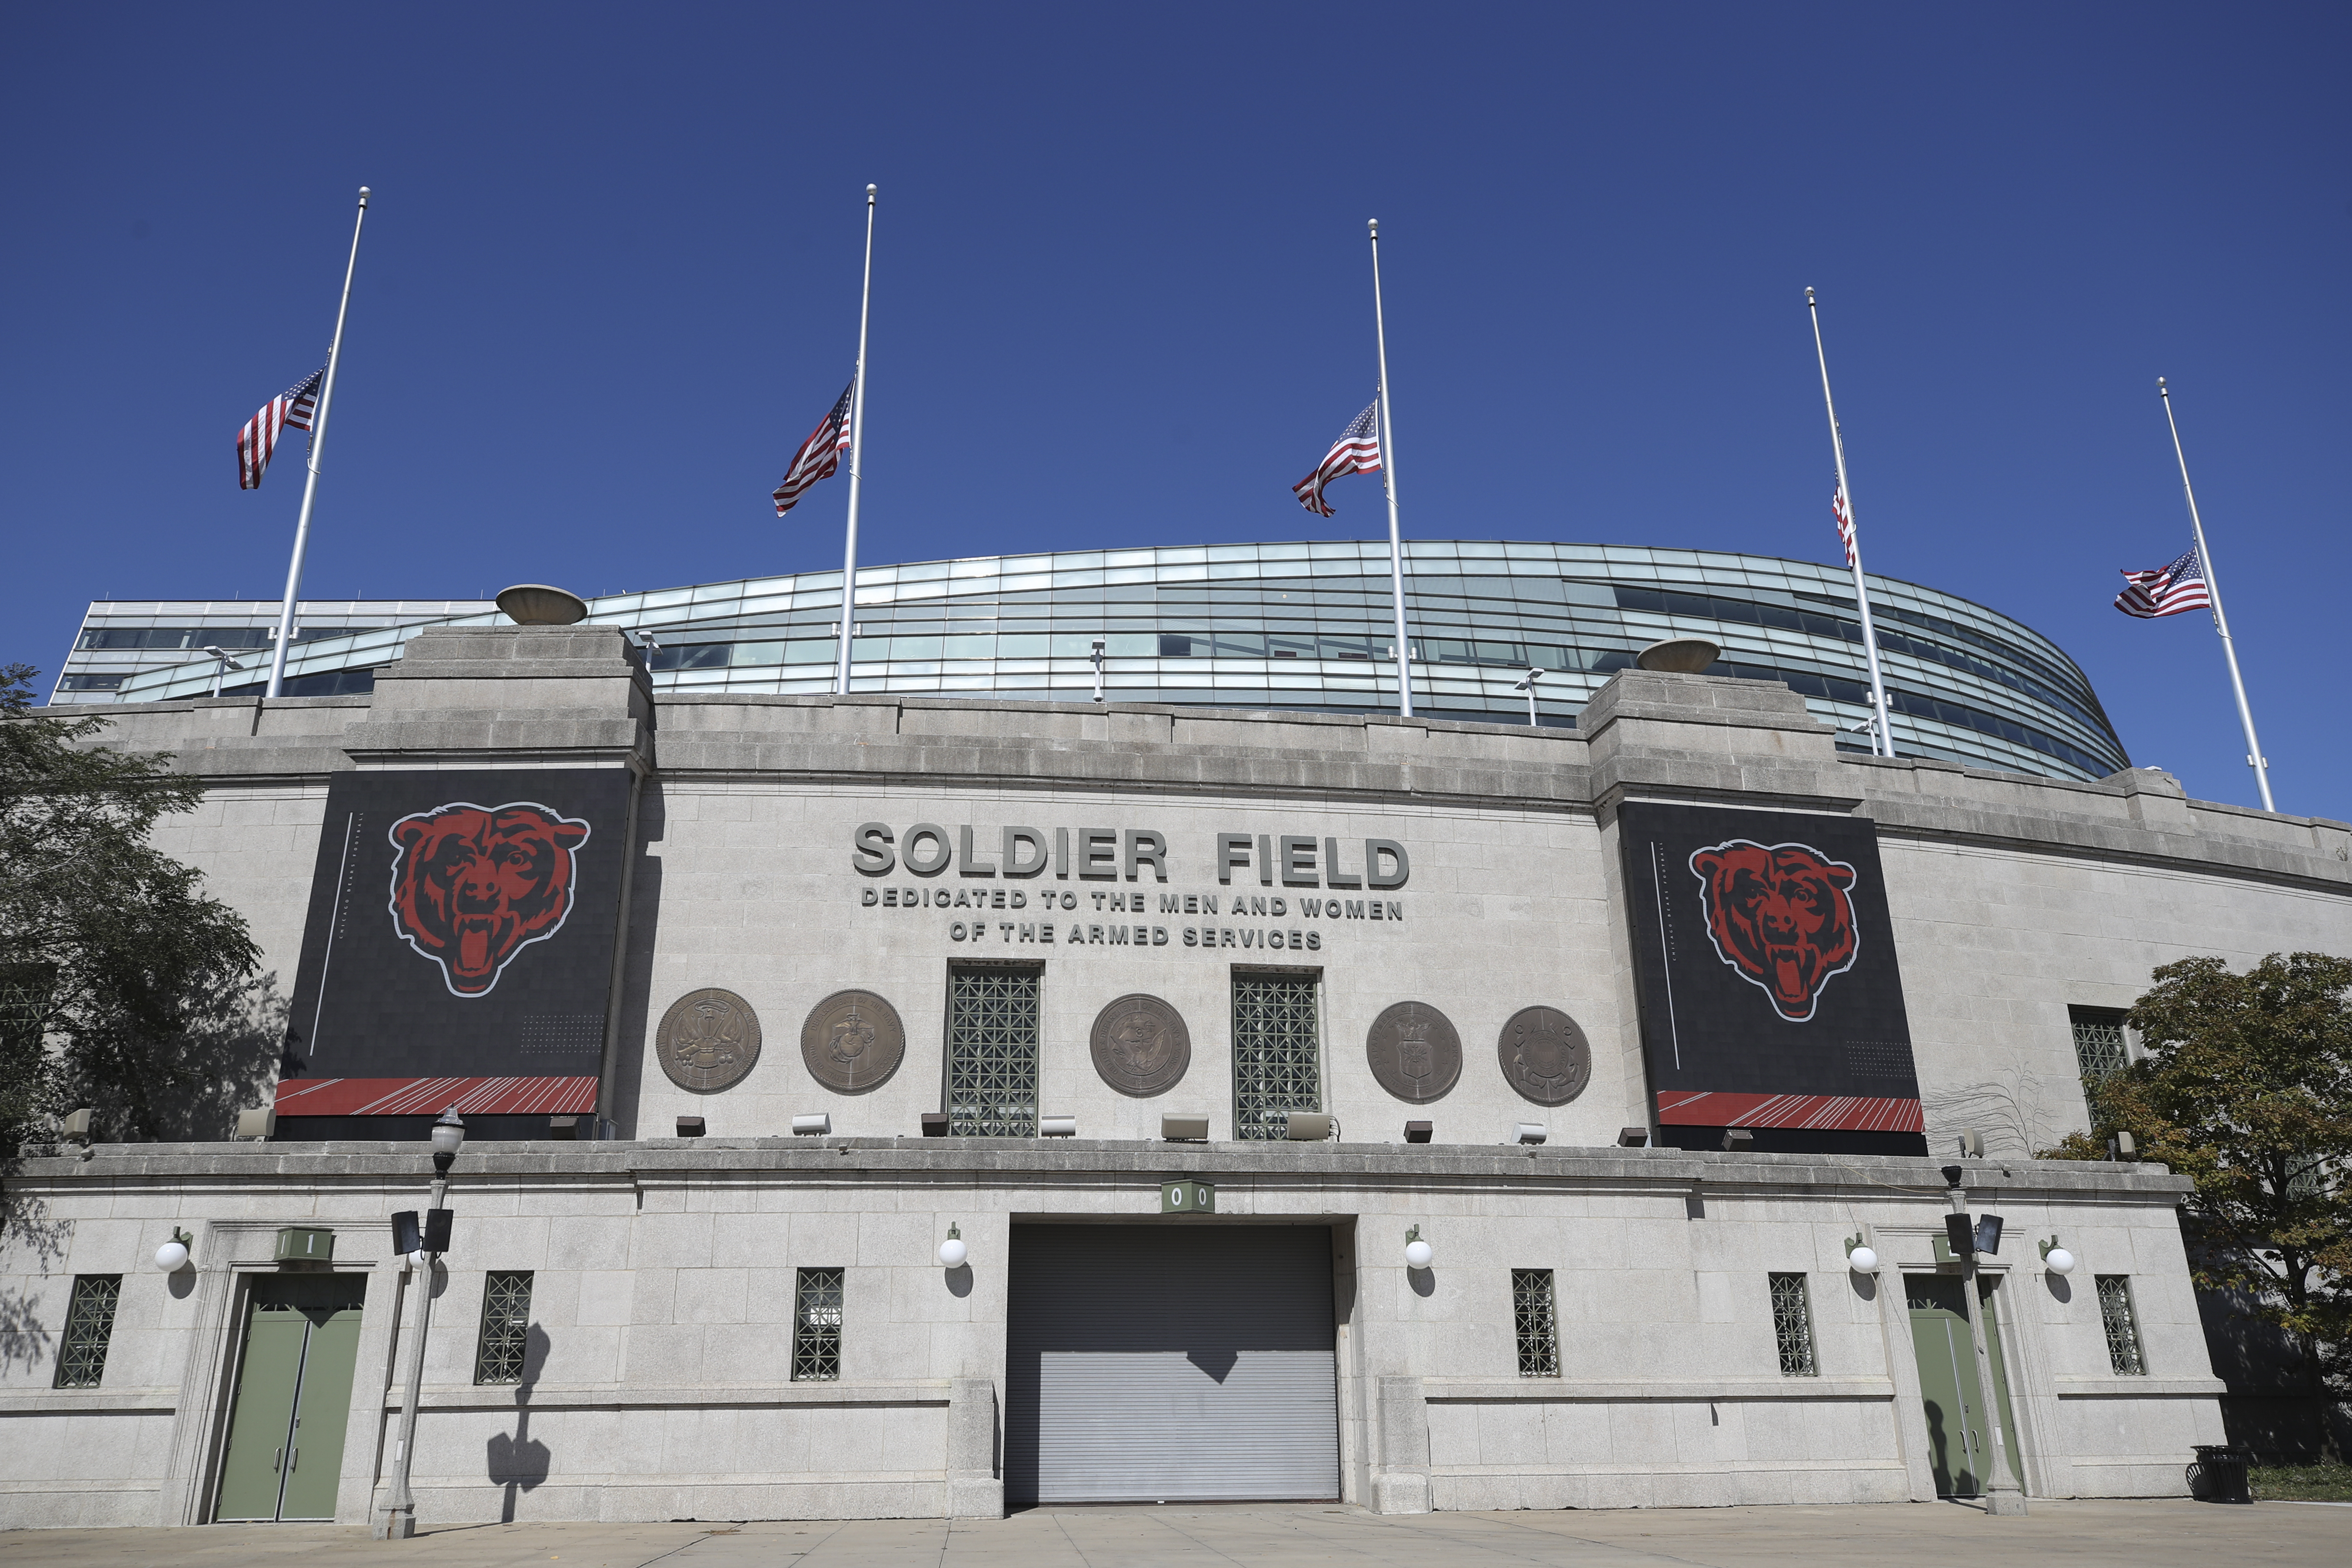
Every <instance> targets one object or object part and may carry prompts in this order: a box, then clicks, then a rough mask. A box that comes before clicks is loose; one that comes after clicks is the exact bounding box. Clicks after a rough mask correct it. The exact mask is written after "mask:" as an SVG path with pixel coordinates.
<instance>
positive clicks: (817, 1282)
mask: <svg viewBox="0 0 2352 1568" xmlns="http://www.w3.org/2000/svg"><path fill="white" fill-rule="evenodd" d="M841 1276H842V1270H840V1269H838V1268H803V1269H802V1270H801V1272H800V1288H799V1290H798V1292H797V1293H796V1295H795V1297H794V1299H793V1382H794V1383H837V1382H839V1381H840V1379H841Z"/></svg>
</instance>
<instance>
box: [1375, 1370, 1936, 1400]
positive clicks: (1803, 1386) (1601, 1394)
mask: <svg viewBox="0 0 2352 1568" xmlns="http://www.w3.org/2000/svg"><path fill="white" fill-rule="evenodd" d="M1421 1388H1422V1396H1423V1398H1425V1399H1426V1400H1428V1402H1429V1403H1430V1404H1432V1405H1528V1404H1569V1403H1580V1402H1588V1401H1590V1402H1596V1403H1605V1404H1622V1403H1627V1402H1633V1401H1647V1402H1658V1401H1675V1400H1681V1401H1686V1402H1687V1401H1697V1400H1713V1401H1719V1402H1722V1403H1725V1404H1732V1403H1737V1402H1740V1401H1746V1400H1754V1399H1892V1398H1894V1397H1895V1384H1894V1382H1893V1380H1891V1379H1889V1378H1884V1377H1771V1378H1765V1377H1753V1378H1749V1377H1739V1378H1693V1379H1691V1380H1689V1381H1687V1382H1679V1381H1675V1380H1674V1379H1669V1378H1642V1379H1635V1378H1623V1379H1613V1380H1601V1379H1583V1378H1556V1377H1528V1378H1520V1379H1517V1380H1514V1381H1510V1382H1503V1381H1500V1380H1491V1381H1488V1380H1475V1379H1469V1378H1446V1377H1425V1378H1423V1379H1422V1380H1421Z"/></svg>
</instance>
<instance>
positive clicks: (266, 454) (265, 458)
mask: <svg viewBox="0 0 2352 1568" xmlns="http://www.w3.org/2000/svg"><path fill="white" fill-rule="evenodd" d="M326 379H327V367H326V366H325V365H320V367H319V368H318V369H317V370H314V371H312V372H311V373H310V377H309V379H307V380H305V381H303V382H301V383H300V384H298V385H294V386H290V387H289V388H287V389H286V390H285V391H284V392H281V393H279V394H278V395H277V396H275V397H273V398H271V399H270V400H269V401H268V402H267V403H265V404H263V405H261V412H260V413H258V414H257V415H255V416H253V417H252V418H250V419H248V420H247V421H246V422H245V428H244V429H242V430H239V431H238V432H237V433H236V488H237V489H241V490H257V489H260V488H261V476H262V475H263V474H265V473H267V472H268V471H269V459H270V458H271V457H272V456H273V455H275V454H276V452H277V450H278V437H279V435H281V434H282V433H283V432H285V431H286V430H287V429H289V428H292V429H296V430H304V431H307V430H309V429H310V421H311V420H312V419H313V418H314V417H316V416H317V415H318V412H319V384H320V383H321V382H323V381H325V380H326Z"/></svg>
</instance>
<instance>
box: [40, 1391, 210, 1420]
mask: <svg viewBox="0 0 2352 1568" xmlns="http://www.w3.org/2000/svg"><path fill="white" fill-rule="evenodd" d="M179 1407H180V1391H179V1389H178V1388H177V1387H172V1388H5V1389H0V1416H9V1415H97V1414H105V1415H171V1414H172V1413H173V1411H175V1410H177V1409H179Z"/></svg>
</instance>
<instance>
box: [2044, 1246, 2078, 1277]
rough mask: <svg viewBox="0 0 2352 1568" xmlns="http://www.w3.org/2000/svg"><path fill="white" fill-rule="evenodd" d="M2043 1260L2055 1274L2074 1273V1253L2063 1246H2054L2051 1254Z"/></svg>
mask: <svg viewBox="0 0 2352 1568" xmlns="http://www.w3.org/2000/svg"><path fill="white" fill-rule="evenodd" d="M2042 1262H2043V1263H2044V1264H2046V1265H2047V1266H2048V1267H2049V1269H2050V1272H2051V1273H2053V1274H2072V1273H2073V1272H2074V1254H2073V1253H2071V1252H2069V1251H2067V1250H2066V1249H2065V1248H2064V1247H2052V1248H2051V1249H2050V1255H2049V1256H2048V1257H2047V1258H2043V1259H2042Z"/></svg>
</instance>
